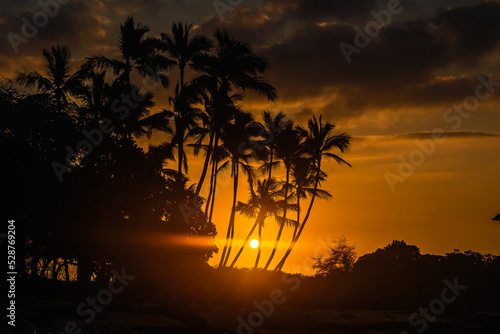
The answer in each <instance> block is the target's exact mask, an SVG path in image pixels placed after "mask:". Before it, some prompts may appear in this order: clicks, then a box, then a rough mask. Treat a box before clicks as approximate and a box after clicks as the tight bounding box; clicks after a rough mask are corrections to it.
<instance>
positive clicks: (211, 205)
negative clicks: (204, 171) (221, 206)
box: [208, 162, 218, 222]
mask: <svg viewBox="0 0 500 334" xmlns="http://www.w3.org/2000/svg"><path fill="white" fill-rule="evenodd" d="M217 168H218V162H215V171H216V172H215V175H214V187H213V188H214V189H213V194H212V203H211V204H210V213H209V214H208V221H209V222H211V221H212V215H213V213H214V204H215V190H216V186H215V185H217Z"/></svg>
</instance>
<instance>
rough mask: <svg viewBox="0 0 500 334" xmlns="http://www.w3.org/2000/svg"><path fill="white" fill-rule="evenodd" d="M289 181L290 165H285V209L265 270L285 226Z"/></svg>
mask: <svg viewBox="0 0 500 334" xmlns="http://www.w3.org/2000/svg"><path fill="white" fill-rule="evenodd" d="M289 182H290V167H289V166H287V167H286V181H285V185H286V188H285V209H284V210H283V221H282V222H281V224H280V229H279V231H278V235H277V236H276V241H275V242H274V246H273V250H272V251H271V255H270V256H269V259H268V260H267V263H266V265H265V266H264V270H267V268H269V266H270V265H271V262H272V261H273V258H274V255H276V250H277V249H278V244H279V242H280V239H281V234H282V233H283V229H284V227H285V220H286V213H287V204H288V202H287V198H288V184H289Z"/></svg>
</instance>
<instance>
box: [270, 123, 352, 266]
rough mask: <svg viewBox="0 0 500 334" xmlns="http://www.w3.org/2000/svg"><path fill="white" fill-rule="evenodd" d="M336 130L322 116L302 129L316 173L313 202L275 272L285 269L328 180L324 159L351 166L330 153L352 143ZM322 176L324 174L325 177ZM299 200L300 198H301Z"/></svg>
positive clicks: (307, 150) (305, 145) (348, 137)
mask: <svg viewBox="0 0 500 334" xmlns="http://www.w3.org/2000/svg"><path fill="white" fill-rule="evenodd" d="M334 129H335V125H334V124H332V123H330V122H326V123H324V124H323V122H322V116H321V115H320V116H319V119H317V118H316V116H313V118H312V119H310V120H309V121H308V123H307V129H302V132H303V133H304V135H305V138H306V139H305V141H304V143H303V145H304V151H305V152H307V154H308V156H309V157H310V158H311V160H312V164H313V168H314V171H315V177H314V179H315V180H314V188H313V193H312V196H311V201H310V202H309V207H308V209H307V212H306V215H305V216H304V220H303V221H302V223H301V224H300V227H299V228H298V230H297V231H296V233H294V236H293V238H292V242H291V243H290V246H289V247H288V249H287V251H286V253H285V255H284V256H283V258H282V259H281V261H280V262H279V263H278V265H277V266H276V268H275V270H281V269H282V268H283V265H284V264H285V261H286V259H287V258H288V256H289V255H290V253H291V251H292V249H293V247H294V246H295V244H296V243H297V240H298V239H299V238H300V235H301V234H302V231H303V230H304V226H305V225H306V223H307V220H308V218H309V215H310V213H311V210H312V207H313V204H314V200H315V198H316V197H319V195H318V194H319V192H318V186H319V184H320V181H321V180H322V179H323V178H326V174H324V173H323V172H322V171H321V163H322V159H323V158H326V159H334V160H335V161H336V162H337V163H339V164H346V165H348V166H351V165H350V164H349V163H348V162H346V161H345V160H344V159H342V158H341V157H339V156H338V155H336V154H334V153H331V152H329V151H331V150H332V149H338V150H340V152H341V153H344V152H345V151H346V150H347V149H348V148H349V146H350V143H351V137H350V136H349V135H348V134H346V133H332V132H333V131H334ZM322 174H324V176H323V175H322ZM297 198H299V196H298V197H297ZM299 210H300V209H299ZM299 222H300V221H297V223H299Z"/></svg>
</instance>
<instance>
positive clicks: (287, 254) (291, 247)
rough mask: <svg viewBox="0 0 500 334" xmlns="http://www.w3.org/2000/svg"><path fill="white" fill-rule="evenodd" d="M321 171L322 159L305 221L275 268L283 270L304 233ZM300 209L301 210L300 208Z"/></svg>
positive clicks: (295, 232)
mask: <svg viewBox="0 0 500 334" xmlns="http://www.w3.org/2000/svg"><path fill="white" fill-rule="evenodd" d="M320 171H321V160H319V161H318V170H317V171H316V181H315V182H314V193H313V195H312V198H311V202H310V203H309V207H308V208H307V212H306V215H305V217H304V221H303V222H302V224H301V225H300V228H299V230H298V231H297V229H295V231H294V237H293V238H292V242H291V243H290V246H289V247H288V249H287V251H286V253H285V255H284V256H283V258H282V259H281V261H280V263H279V264H278V265H277V266H276V268H275V269H274V270H282V269H283V266H284V265H285V262H286V260H287V259H288V256H289V255H290V253H291V252H292V250H293V247H294V246H295V244H296V243H297V240H299V238H300V235H301V234H302V231H303V230H304V226H305V225H306V222H307V220H308V219H309V215H310V214H311V210H312V207H313V204H314V199H315V198H316V191H317V190H318V185H319V175H320ZM298 198H299V197H297V203H298ZM299 210H300V208H299ZM298 221H299V220H297V222H298ZM297 226H298V225H297Z"/></svg>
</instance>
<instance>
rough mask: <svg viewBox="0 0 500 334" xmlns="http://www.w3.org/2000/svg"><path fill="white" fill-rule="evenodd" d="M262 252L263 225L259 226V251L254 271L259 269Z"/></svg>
mask: <svg viewBox="0 0 500 334" xmlns="http://www.w3.org/2000/svg"><path fill="white" fill-rule="evenodd" d="M261 252H262V224H259V250H258V251H257V258H256V259H255V266H254V269H257V268H258V267H259V260H260V253H261Z"/></svg>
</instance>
